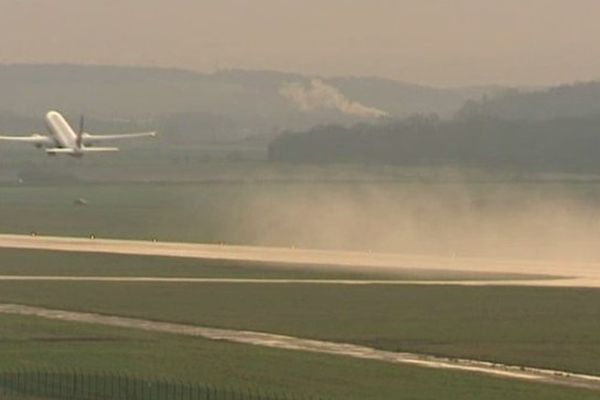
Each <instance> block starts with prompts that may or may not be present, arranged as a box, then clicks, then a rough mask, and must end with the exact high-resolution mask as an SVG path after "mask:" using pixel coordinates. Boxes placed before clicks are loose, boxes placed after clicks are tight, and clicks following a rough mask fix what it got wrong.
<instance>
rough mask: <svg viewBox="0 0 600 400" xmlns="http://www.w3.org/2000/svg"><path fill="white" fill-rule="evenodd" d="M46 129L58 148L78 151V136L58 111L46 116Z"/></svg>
mask: <svg viewBox="0 0 600 400" xmlns="http://www.w3.org/2000/svg"><path fill="white" fill-rule="evenodd" d="M46 127H47V129H48V133H50V136H51V137H52V139H54V141H55V142H56V147H60V148H63V149H73V150H77V148H78V147H79V146H77V134H76V133H75V131H74V130H73V128H72V127H71V125H69V123H68V122H67V120H66V119H65V117H63V116H62V114H60V113H59V112H57V111H50V112H48V113H47V114H46Z"/></svg>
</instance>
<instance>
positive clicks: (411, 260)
mask: <svg viewBox="0 0 600 400" xmlns="http://www.w3.org/2000/svg"><path fill="white" fill-rule="evenodd" d="M2 247H3V248H17V249H37V250H56V251H69V252H94V253H111V254H129V255H146V256H168V257H186V258H197V259H213V260H215V259H217V260H232V261H249V262H267V263H278V264H280V268H286V267H288V266H294V267H296V268H297V266H298V265H302V266H304V267H306V268H313V269H332V270H336V269H337V270H360V271H369V270H373V271H376V270H388V271H389V270H391V269H400V268H410V269H413V270H418V269H427V270H431V269H438V270H443V271H453V272H477V273H502V274H514V275H519V274H535V275H544V276H547V277H549V278H555V279H535V280H528V279H515V280H500V281H498V280H494V281H487V280H481V281H456V280H455V281H447V282H446V281H437V282H436V281H434V282H431V281H428V282H422V283H424V284H425V283H426V284H465V285H483V284H486V285H487V284H490V285H491V284H494V285H528V286H557V287H600V264H596V263H584V262H550V261H549V262H542V261H539V262H537V261H519V260H504V259H485V258H466V257H438V256H424V255H400V254H389V253H387V254H386V253H368V252H347V251H325V250H307V249H289V248H275V247H251V246H227V245H207V244H192V243H170V242H162V243H161V242H148V241H131V240H110V239H82V238H61V237H41V236H23V235H0V248H2ZM23 278H25V277H23ZM47 278H49V279H52V277H47ZM73 278H74V279H80V278H76V277H73ZM148 278H149V279H153V278H151V277H148ZM6 279H8V278H6ZM12 279H17V277H13V278H12ZM63 279H64V278H63ZM88 279H89V278H88ZM96 279H100V278H96ZM102 279H107V278H102ZM115 279H122V278H115ZM139 279H144V278H143V277H141V278H139ZM274 282H276V281H274ZM377 282H378V281H377V280H373V281H363V283H377ZM248 283H250V282H248ZM402 283H403V284H406V283H409V281H403V282H402ZM413 283H420V282H419V281H414V282H413ZM386 284H390V283H389V282H386Z"/></svg>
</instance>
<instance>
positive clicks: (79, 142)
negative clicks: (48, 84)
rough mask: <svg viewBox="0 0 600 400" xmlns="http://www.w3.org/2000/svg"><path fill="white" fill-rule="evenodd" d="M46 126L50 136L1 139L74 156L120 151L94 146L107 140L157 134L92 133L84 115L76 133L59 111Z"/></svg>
mask: <svg viewBox="0 0 600 400" xmlns="http://www.w3.org/2000/svg"><path fill="white" fill-rule="evenodd" d="M46 127H47V128H48V133H49V136H46V135H40V134H38V133H34V134H33V135H30V136H0V140H6V141H13V142H21V143H31V144H33V145H34V146H35V147H37V148H40V149H41V148H44V149H45V150H46V153H47V154H48V155H56V154H68V155H70V156H73V157H82V156H83V155H84V154H86V153H101V152H107V151H119V149H118V148H117V147H92V146H93V145H94V144H96V143H98V142H103V141H105V140H114V139H131V138H139V137H155V136H156V132H141V133H127V134H121V135H92V134H90V133H87V132H85V131H84V130H83V117H81V119H80V120H79V131H78V132H77V133H75V131H74V130H73V128H72V127H71V125H69V123H68V122H67V120H66V119H65V117H63V116H62V115H61V114H60V113H59V112H57V111H49V112H48V113H47V114H46Z"/></svg>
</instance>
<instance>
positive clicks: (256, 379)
mask: <svg viewBox="0 0 600 400" xmlns="http://www.w3.org/2000/svg"><path fill="white" fill-rule="evenodd" d="M0 355H1V357H0V369H11V368H24V369H34V368H57V367H61V368H78V369H83V370H87V371H106V370H110V371H118V372H121V373H130V374H134V375H138V376H148V377H156V378H167V379H177V380H189V381H193V382H198V383H210V384H213V385H216V386H224V387H234V388H252V389H254V388H260V389H261V390H262V391H263V392H264V391H267V392H276V393H288V394H294V395H305V396H315V397H316V396H319V397H320V398H323V399H348V400H351V399H356V400H359V399H361V400H362V399H398V400H403V399H406V400H408V399H411V400H438V399H446V398H447V399H462V400H468V399H472V400H501V399H506V398H511V399H513V400H521V399H522V400H537V399H540V400H542V399H544V400H546V399H561V400H571V399H573V400H587V399H590V400H591V399H595V398H597V393H596V392H590V391H586V390H577V389H568V388H562V387H558V386H556V387H555V386H547V385H539V384H530V383H524V382H516V381H508V380H501V379H495V378H488V377H484V376H479V375H473V374H468V373H459V372H448V371H438V370H429V369H421V368H411V367H405V366H400V365H388V364H384V363H379V362H371V361H362V360H353V359H350V358H345V357H336V356H326V355H318V354H306V353H300V352H295V351H285V350H275V349H266V348H256V347H252V346H245V345H235V344H228V343H222V342H212V341H206V340H201V339H196V338H186V337H178V336H171V335H162V334H152V333H146V332H138V331H133V330H124V329H116V328H107V327H99V326H93V325H82V324H73V323H62V322H56V321H45V320H40V319H32V318H25V317H13V316H0Z"/></svg>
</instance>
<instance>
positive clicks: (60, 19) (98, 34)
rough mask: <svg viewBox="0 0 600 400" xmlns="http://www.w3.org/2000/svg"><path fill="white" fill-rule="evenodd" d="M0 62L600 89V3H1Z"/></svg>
mask: <svg viewBox="0 0 600 400" xmlns="http://www.w3.org/2000/svg"><path fill="white" fill-rule="evenodd" d="M0 62H2V63H21V62H35V63H41V62H44V63H46V62H69V63H94V64H96V63H97V64H119V65H150V66H173V67H181V68H189V69H195V70H200V71H212V70H214V69H215V68H216V67H217V66H220V67H224V68H251V69H277V70H285V71H295V72H303V73H310V74H317V75H324V76H328V75H378V76H383V77H389V78H394V79H398V80H402V81H408V82H419V83H427V84H434V85H443V86H454V85H465V84H469V85H470V84H488V83H500V84H531V85H538V84H548V83H557V82H572V81H575V80H589V79H600V1H599V0H357V1H351V0H119V1H118V0H0Z"/></svg>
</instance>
